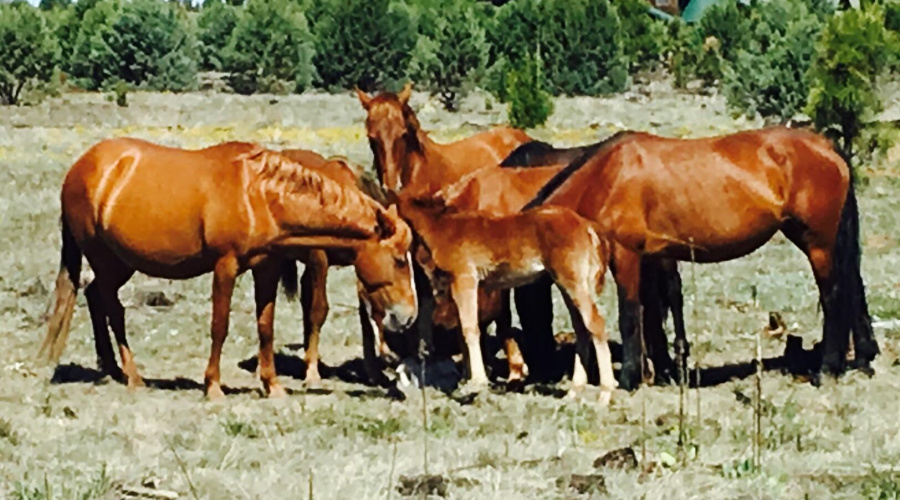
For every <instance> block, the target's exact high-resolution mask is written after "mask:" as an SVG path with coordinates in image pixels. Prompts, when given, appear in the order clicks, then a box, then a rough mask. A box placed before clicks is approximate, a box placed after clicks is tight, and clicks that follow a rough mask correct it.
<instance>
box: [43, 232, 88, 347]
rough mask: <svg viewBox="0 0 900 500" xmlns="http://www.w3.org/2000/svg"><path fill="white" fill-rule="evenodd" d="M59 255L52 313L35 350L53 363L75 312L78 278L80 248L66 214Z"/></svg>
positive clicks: (79, 274) (63, 345)
mask: <svg viewBox="0 0 900 500" xmlns="http://www.w3.org/2000/svg"><path fill="white" fill-rule="evenodd" d="M61 254H62V255H61V258H60V264H59V274H58V275H57V276H56V289H55V290H54V291H53V312H52V313H51V315H50V323H49V327H48V329H47V336H46V337H45V338H44V342H43V344H41V349H40V351H38V357H41V356H43V355H44V353H45V352H46V353H47V359H49V360H50V361H52V362H54V363H55V362H57V361H59V358H60V356H61V355H62V352H63V350H64V349H65V347H66V341H67V340H68V338H69V326H70V324H71V322H72V314H73V313H74V312H75V296H76V294H77V293H78V284H79V281H80V280H81V256H82V253H81V248H80V247H79V246H78V242H77V241H76V240H75V237H74V236H73V235H72V230H71V229H70V228H69V224H68V223H67V222H66V219H65V217H63V218H62V251H61Z"/></svg>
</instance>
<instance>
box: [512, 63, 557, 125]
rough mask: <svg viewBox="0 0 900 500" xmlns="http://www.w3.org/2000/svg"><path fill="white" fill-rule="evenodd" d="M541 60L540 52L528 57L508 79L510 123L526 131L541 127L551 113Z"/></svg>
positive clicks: (550, 100) (551, 105)
mask: <svg viewBox="0 0 900 500" xmlns="http://www.w3.org/2000/svg"><path fill="white" fill-rule="evenodd" d="M542 66H543V61H542V60H541V56H540V54H539V53H536V54H534V55H531V54H529V55H527V56H526V57H525V59H524V61H523V62H522V64H521V65H520V66H519V67H517V68H515V69H513V70H511V71H510V73H509V76H508V77H507V82H508V86H509V88H508V89H507V95H508V99H509V123H510V125H512V126H513V127H515V128H518V129H526V128H534V127H537V126H539V125H543V124H544V123H545V122H546V121H547V118H549V117H550V115H551V114H553V100H552V99H551V97H550V94H548V93H547V91H546V90H544V82H545V80H544V78H543V77H542V75H541V70H542Z"/></svg>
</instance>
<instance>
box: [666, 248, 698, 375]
mask: <svg viewBox="0 0 900 500" xmlns="http://www.w3.org/2000/svg"><path fill="white" fill-rule="evenodd" d="M659 277H660V281H661V283H660V287H662V288H664V289H665V293H666V296H667V298H668V307H669V310H670V311H672V323H673V324H674V325H675V357H676V359H680V361H679V362H678V365H677V369H678V372H677V374H676V375H677V382H678V383H679V384H680V383H682V381H683V382H684V383H687V380H688V362H687V360H688V358H689V357H690V355H691V346H690V344H689V343H688V340H687V331H686V330H685V328H684V295H682V292H681V286H682V282H681V274H680V273H679V272H678V261H676V260H674V259H663V260H661V261H660V275H659ZM667 355H668V353H667Z"/></svg>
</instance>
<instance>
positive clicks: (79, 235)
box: [38, 138, 417, 399]
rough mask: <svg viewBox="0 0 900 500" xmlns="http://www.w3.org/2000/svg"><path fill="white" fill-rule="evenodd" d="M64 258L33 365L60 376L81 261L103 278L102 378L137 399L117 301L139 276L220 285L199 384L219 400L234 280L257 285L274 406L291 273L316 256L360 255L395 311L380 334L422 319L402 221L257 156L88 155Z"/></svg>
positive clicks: (77, 171)
mask: <svg viewBox="0 0 900 500" xmlns="http://www.w3.org/2000/svg"><path fill="white" fill-rule="evenodd" d="M61 203H62V217H61V219H62V229H61V233H62V250H61V263H60V269H59V274H58V276H57V280H56V288H55V291H54V306H53V312H52V315H51V317H50V321H49V326H48V331H47V335H46V338H45V340H44V342H43V344H42V346H41V349H40V351H39V353H38V355H39V356H42V355H43V354H44V353H45V352H46V354H47V357H48V358H49V359H50V360H51V361H54V362H58V360H59V358H60V356H61V354H62V351H63V349H64V347H65V342H66V339H67V337H68V331H69V326H70V322H71V318H72V314H73V312H74V306H75V296H76V293H77V290H78V286H79V280H80V278H79V275H80V272H81V264H82V257H85V258H87V261H88V263H89V264H90V265H91V268H92V269H93V271H94V275H95V278H94V280H93V281H92V282H91V283H90V284H89V285H88V286H87V288H86V289H85V296H86V297H87V301H88V308H89V311H90V315H91V323H92V326H93V329H94V339H95V343H96V346H95V347H96V348H97V352H98V358H99V361H100V366H101V368H103V369H105V370H106V371H107V372H109V373H115V372H116V371H118V365H117V364H116V361H115V355H114V354H113V351H112V346H111V344H110V343H109V332H108V328H111V329H112V331H113V333H114V334H115V337H116V342H117V344H118V346H119V354H120V356H121V359H122V370H121V372H123V373H124V377H125V378H126V380H127V385H128V387H129V388H135V387H138V386H141V385H143V380H142V378H141V377H140V375H139V374H138V372H137V368H136V366H135V364H134V358H133V354H132V351H131V349H130V347H129V345H128V341H127V338H126V335H125V315H124V308H123V307H122V304H121V302H120V301H119V298H118V290H119V289H120V288H121V287H122V286H123V285H124V284H125V283H126V282H127V281H128V280H129V279H130V278H131V277H132V276H133V275H134V273H135V272H138V271H139V272H141V273H143V274H146V275H149V276H153V277H159V278H166V279H189V278H194V277H197V276H201V275H204V274H208V273H212V274H213V287H212V303H213V306H212V322H211V334H212V349H211V352H210V357H209V363H208V365H207V368H206V371H205V374H204V382H205V392H206V395H207V397H208V398H209V399H220V398H222V397H224V393H223V391H222V388H221V384H220V370H219V360H220V357H221V352H222V345H223V343H224V341H225V337H226V336H227V333H228V320H229V312H230V307H231V296H232V292H233V289H234V284H235V280H236V278H237V277H238V276H239V275H240V274H242V273H244V272H246V271H248V270H249V271H251V273H252V274H253V282H254V292H255V301H256V317H257V330H258V334H259V342H260V350H259V376H260V380H261V381H262V384H263V390H264V392H265V393H266V394H267V395H268V396H269V397H281V396H284V394H285V391H284V388H283V387H282V386H281V385H280V383H279V382H278V380H277V377H276V374H275V367H274V354H273V342H274V331H273V326H274V314H275V297H276V295H277V288H278V276H279V271H280V265H281V262H282V261H283V260H284V259H296V258H297V257H298V254H299V253H301V252H304V251H307V250H309V249H311V248H325V249H342V250H346V251H348V252H350V253H352V254H353V256H354V259H353V264H354V267H355V269H356V274H357V277H358V279H359V280H360V281H361V282H362V283H363V284H364V285H365V288H366V293H367V300H370V301H371V302H372V303H374V304H376V305H377V306H378V307H380V308H382V309H383V310H384V311H386V315H385V319H384V327H385V328H387V329H389V330H399V329H402V328H405V327H407V326H408V325H409V324H411V323H412V321H413V320H414V319H415V316H416V314H417V300H416V295H415V290H414V285H413V283H412V279H411V272H412V270H411V263H410V258H409V251H410V245H411V242H412V233H411V231H410V230H409V227H408V226H407V224H406V223H405V222H404V221H403V220H402V219H400V218H399V217H398V215H397V211H396V209H385V208H384V207H383V206H381V205H380V204H378V203H377V202H376V201H375V200H372V199H371V198H369V197H367V196H365V195H364V194H362V193H361V192H360V191H359V190H357V189H351V188H349V187H346V186H342V185H340V184H338V183H337V182H334V181H332V180H330V179H328V178H326V177H325V176H322V175H321V174H319V173H317V172H315V171H313V170H310V169H306V168H303V167H302V166H300V165H299V164H297V163H295V162H292V161H291V160H289V159H288V158H286V157H285V156H282V155H280V154H278V153H276V152H273V151H268V150H266V149H264V148H262V147H261V146H259V145H256V144H252V143H238V142H230V143H224V144H219V145H216V146H212V147H208V148H205V149H199V150H184V149H178V148H171V147H166V146H161V145H157V144H153V143H150V142H146V141H143V140H139V139H132V138H118V139H108V140H104V141H101V142H99V143H97V144H95V145H94V146H93V147H91V148H90V149H88V151H87V152H85V153H84V154H83V155H82V156H81V157H80V158H79V159H78V160H77V161H76V162H75V163H74V164H73V165H72V167H71V168H70V169H69V171H68V173H67V174H66V177H65V181H64V182H63V186H62V193H61Z"/></svg>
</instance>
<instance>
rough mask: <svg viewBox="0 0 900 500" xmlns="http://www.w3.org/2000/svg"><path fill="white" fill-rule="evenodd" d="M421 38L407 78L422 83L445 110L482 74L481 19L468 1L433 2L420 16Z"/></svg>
mask: <svg viewBox="0 0 900 500" xmlns="http://www.w3.org/2000/svg"><path fill="white" fill-rule="evenodd" d="M426 19H427V20H428V22H427V23H426V22H422V23H421V24H420V27H421V35H420V36H419V41H418V42H417V43H416V47H415V49H414V50H413V56H412V61H411V62H410V77H411V78H412V79H413V80H415V81H416V82H420V83H422V84H424V86H425V87H426V88H428V89H429V90H430V91H431V92H432V93H433V94H436V95H438V97H439V98H440V100H441V103H442V104H443V105H444V107H445V108H446V109H447V110H449V111H455V110H456V106H457V100H458V99H459V98H460V97H462V95H463V94H464V92H465V91H466V90H467V89H466V87H467V86H468V85H470V84H473V83H474V82H475V81H476V80H477V79H478V78H479V77H480V76H482V75H483V73H484V70H485V66H486V64H487V52H488V50H487V42H486V41H485V30H484V25H483V18H482V16H481V15H480V14H479V12H478V11H477V10H476V8H475V4H474V2H472V1H471V0H444V1H441V2H435V5H434V6H433V7H432V8H430V9H428V11H427V13H426V15H425V16H423V21H424V20H426Z"/></svg>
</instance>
